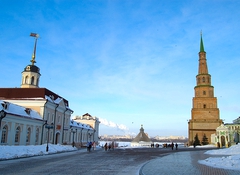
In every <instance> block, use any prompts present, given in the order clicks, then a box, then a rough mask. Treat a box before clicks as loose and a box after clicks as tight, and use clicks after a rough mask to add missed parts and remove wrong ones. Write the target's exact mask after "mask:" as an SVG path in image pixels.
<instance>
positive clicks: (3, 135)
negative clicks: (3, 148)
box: [1, 126, 8, 143]
mask: <svg viewBox="0 0 240 175" xmlns="http://www.w3.org/2000/svg"><path fill="white" fill-rule="evenodd" d="M7 135H8V128H7V126H4V127H3V129H2V139H1V143H7Z"/></svg>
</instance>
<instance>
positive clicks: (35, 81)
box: [21, 33, 41, 88]
mask: <svg viewBox="0 0 240 175" xmlns="http://www.w3.org/2000/svg"><path fill="white" fill-rule="evenodd" d="M30 36H32V37H34V38H35V43H34V49H33V55H32V59H31V60H30V62H31V63H32V64H29V65H27V66H26V67H25V68H24V70H23V72H22V84H21V88H38V87H39V79H40V76H41V74H40V69H39V68H38V67H37V66H36V65H34V63H36V61H35V58H36V47H37V39H38V37H39V35H38V34H36V33H31V34H30Z"/></svg>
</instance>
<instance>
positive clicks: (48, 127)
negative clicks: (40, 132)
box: [45, 123, 53, 152]
mask: <svg viewBox="0 0 240 175" xmlns="http://www.w3.org/2000/svg"><path fill="white" fill-rule="evenodd" d="M45 128H47V129H48V138H47V147H46V152H48V142H49V129H52V128H53V123H51V124H50V125H48V124H47V125H45Z"/></svg>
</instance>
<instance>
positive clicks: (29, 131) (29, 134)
mask: <svg viewBox="0 0 240 175" xmlns="http://www.w3.org/2000/svg"><path fill="white" fill-rule="evenodd" d="M30 136H31V129H30V128H28V129H27V135H26V143H29V142H30Z"/></svg>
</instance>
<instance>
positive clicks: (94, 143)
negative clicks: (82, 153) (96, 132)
mask: <svg viewBox="0 0 240 175" xmlns="http://www.w3.org/2000/svg"><path fill="white" fill-rule="evenodd" d="M92 147H93V150H95V149H96V142H95V141H93V144H92Z"/></svg>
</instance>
